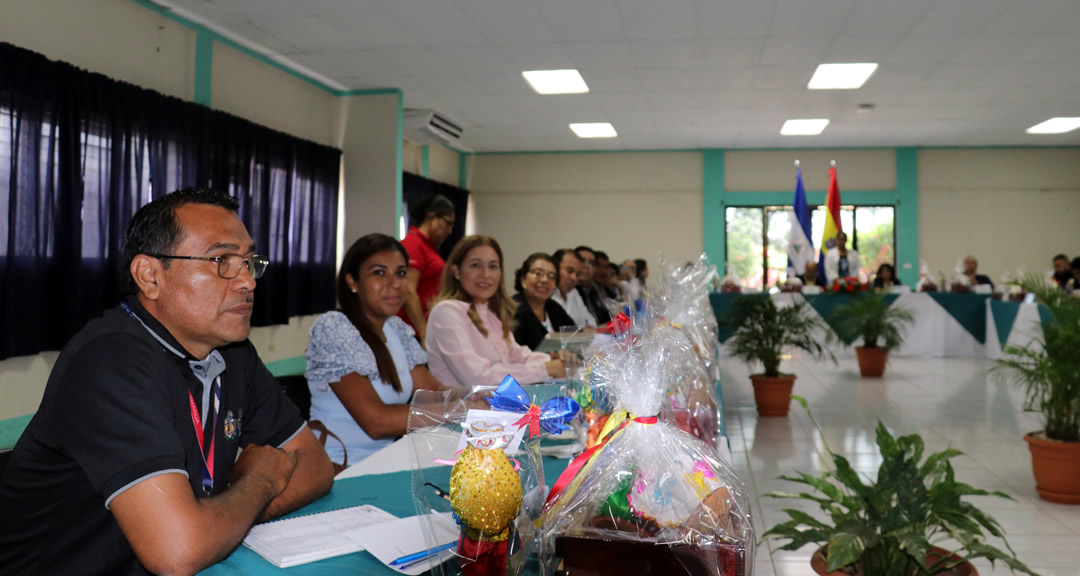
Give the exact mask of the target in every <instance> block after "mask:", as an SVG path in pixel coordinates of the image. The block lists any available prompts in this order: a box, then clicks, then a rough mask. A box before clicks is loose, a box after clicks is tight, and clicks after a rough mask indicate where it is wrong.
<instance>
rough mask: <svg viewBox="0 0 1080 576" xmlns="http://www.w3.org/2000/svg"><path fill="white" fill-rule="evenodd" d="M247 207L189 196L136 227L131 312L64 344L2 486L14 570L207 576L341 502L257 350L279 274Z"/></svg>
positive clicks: (214, 195) (92, 325)
mask: <svg viewBox="0 0 1080 576" xmlns="http://www.w3.org/2000/svg"><path fill="white" fill-rule="evenodd" d="M237 207H238V204H237V202H236V199H235V198H233V197H231V196H229V195H227V194H225V193H223V192H217V191H212V190H203V189H194V188H188V189H184V190H179V191H177V192H173V193H172V194H168V195H165V196H162V197H160V198H158V199H156V200H154V201H153V202H150V203H149V204H146V205H145V206H143V207H142V208H140V209H139V210H138V211H137V212H136V213H135V216H134V217H133V218H132V219H131V223H130V224H129V225H128V227H127V231H126V232H125V236H124V248H123V255H122V258H123V261H124V263H125V267H124V268H123V270H124V278H123V284H124V290H125V292H126V299H124V300H123V301H122V303H121V304H120V306H117V307H116V308H113V309H110V310H106V311H105V313H104V315H103V316H102V317H101V318H99V319H95V320H92V321H90V322H89V323H88V324H87V325H86V326H85V327H83V329H82V330H80V331H79V332H78V333H77V334H76V335H75V336H74V337H73V338H72V339H71V340H70V341H69V342H68V343H67V345H65V346H64V350H63V351H62V352H61V353H60V357H59V358H58V359H57V362H56V365H55V366H54V367H53V370H52V374H50V375H49V382H48V384H47V386H46V388H45V397H44V398H43V399H42V402H41V407H40V408H39V409H38V411H37V413H36V414H35V415H34V417H33V419H32V420H31V421H30V424H29V426H28V427H27V429H26V431H25V432H24V433H23V435H22V437H20V438H19V442H18V444H17V445H16V446H15V451H14V452H13V454H12V456H11V460H10V461H9V463H8V466H7V469H6V470H5V471H4V474H3V480H2V481H0V571H3V573H4V574H9V575H15V574H34V575H36V574H147V573H169V574H174V573H175V574H193V573H195V572H198V571H200V570H202V569H203V568H206V567H207V566H209V565H211V564H213V563H215V562H218V561H220V560H222V559H223V558H225V557H226V556H227V555H228V554H229V553H230V552H232V550H233V549H234V548H236V546H237V545H238V544H240V541H241V540H242V539H243V538H244V535H246V534H247V532H248V529H249V528H251V525H252V524H253V523H254V522H257V521H262V520H267V519H270V518H274V517H277V516H280V515H282V514H285V513H288V512H291V511H292V510H295V509H297V508H300V507H301V506H303V505H305V504H307V503H308V502H311V501H312V500H314V499H316V498H318V497H319V496H322V495H323V494H326V493H327V492H328V491H329V490H330V487H331V485H332V484H333V480H334V470H333V467H332V466H331V465H330V460H329V459H328V458H327V457H326V452H324V451H323V449H322V447H321V446H319V441H318V440H316V439H315V436H314V435H313V434H312V433H311V430H309V429H308V427H307V425H306V424H305V423H304V420H303V418H301V416H300V413H299V411H298V410H297V409H296V407H295V406H293V404H292V403H291V402H289V400H288V399H287V398H286V397H285V395H284V394H282V393H281V388H280V387H279V386H278V383H277V381H276V380H275V379H274V377H273V376H271V375H270V372H269V371H268V370H267V369H266V366H264V365H263V363H262V361H261V360H260V359H259V355H258V353H257V352H256V351H255V347H254V346H252V344H251V342H250V341H249V340H248V334H249V333H250V331H251V311H252V302H253V300H254V291H255V281H256V280H257V279H258V278H259V277H260V276H262V273H263V272H264V271H265V270H266V267H267V265H268V261H267V259H266V257H265V256H260V255H258V254H257V253H256V252H255V245H254V243H253V242H252V240H251V236H250V235H249V234H248V232H247V229H246V228H245V227H244V224H243V222H241V221H240V218H239V217H238V216H237V214H236V210H237ZM203 422H205V423H206V425H205V426H204V425H203ZM241 446H243V452H242V453H240V457H239V458H237V453H238V451H239V449H240V447H241Z"/></svg>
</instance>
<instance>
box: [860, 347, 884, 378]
mask: <svg viewBox="0 0 1080 576" xmlns="http://www.w3.org/2000/svg"><path fill="white" fill-rule="evenodd" d="M855 355H856V356H858V357H859V373H860V374H862V376H863V378H881V375H882V374H884V373H885V364H886V363H887V362H888V361H889V351H888V350H886V349H885V348H867V347H866V346H856V347H855Z"/></svg>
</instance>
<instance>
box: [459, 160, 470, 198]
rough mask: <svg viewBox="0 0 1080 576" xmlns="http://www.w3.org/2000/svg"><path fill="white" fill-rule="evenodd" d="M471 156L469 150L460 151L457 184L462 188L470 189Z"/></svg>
mask: <svg viewBox="0 0 1080 576" xmlns="http://www.w3.org/2000/svg"><path fill="white" fill-rule="evenodd" d="M469 156H470V154H469V153H467V152H459V153H458V168H457V186H458V188H461V189H462V190H468V189H469Z"/></svg>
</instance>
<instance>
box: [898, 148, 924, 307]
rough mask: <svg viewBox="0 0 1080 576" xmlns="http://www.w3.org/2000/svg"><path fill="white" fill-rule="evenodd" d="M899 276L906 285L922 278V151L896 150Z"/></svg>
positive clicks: (910, 149)
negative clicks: (920, 232) (920, 162)
mask: <svg viewBox="0 0 1080 576" xmlns="http://www.w3.org/2000/svg"><path fill="white" fill-rule="evenodd" d="M896 275H897V276H898V277H899V278H900V281H901V282H903V283H904V285H905V286H915V283H916V282H917V281H918V280H919V151H918V150H917V149H915V148H897V149H896Z"/></svg>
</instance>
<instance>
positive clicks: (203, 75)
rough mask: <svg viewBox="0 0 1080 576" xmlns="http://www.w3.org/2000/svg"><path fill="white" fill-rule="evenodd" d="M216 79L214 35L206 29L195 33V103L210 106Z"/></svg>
mask: <svg viewBox="0 0 1080 576" xmlns="http://www.w3.org/2000/svg"><path fill="white" fill-rule="evenodd" d="M213 80H214V37H213V36H211V35H210V34H209V33H208V32H207V31H206V30H199V31H197V32H196V33H195V103H196V104H202V105H203V106H206V107H208V108H209V107H210V94H211V92H212V90H211V87H212V83H213Z"/></svg>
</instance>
